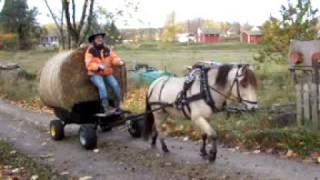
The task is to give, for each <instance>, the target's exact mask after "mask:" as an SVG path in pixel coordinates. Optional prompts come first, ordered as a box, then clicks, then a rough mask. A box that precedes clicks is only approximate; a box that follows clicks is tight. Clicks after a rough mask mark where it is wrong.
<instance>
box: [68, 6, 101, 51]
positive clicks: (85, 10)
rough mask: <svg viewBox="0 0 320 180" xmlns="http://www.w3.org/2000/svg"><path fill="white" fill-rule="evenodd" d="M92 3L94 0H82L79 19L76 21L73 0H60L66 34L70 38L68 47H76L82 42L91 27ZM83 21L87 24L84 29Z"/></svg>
mask: <svg viewBox="0 0 320 180" xmlns="http://www.w3.org/2000/svg"><path fill="white" fill-rule="evenodd" d="M94 3H95V0H84V3H83V6H82V13H81V17H80V21H79V22H77V21H76V2H75V0H71V2H70V0H62V4H63V12H64V14H65V18H66V23H67V29H68V34H69V36H70V37H71V39H72V44H71V45H70V44H69V48H70V46H71V47H78V46H79V45H80V44H81V43H82V42H84V41H85V37H86V36H87V34H88V33H89V31H90V28H91V23H92V17H93V7H94ZM70 5H71V8H70ZM85 22H87V26H86V28H85V29H84V25H85Z"/></svg>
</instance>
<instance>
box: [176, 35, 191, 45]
mask: <svg viewBox="0 0 320 180" xmlns="http://www.w3.org/2000/svg"><path fill="white" fill-rule="evenodd" d="M176 39H177V41H178V42H180V43H191V42H196V37H195V35H193V34H191V33H180V34H177V37H176Z"/></svg>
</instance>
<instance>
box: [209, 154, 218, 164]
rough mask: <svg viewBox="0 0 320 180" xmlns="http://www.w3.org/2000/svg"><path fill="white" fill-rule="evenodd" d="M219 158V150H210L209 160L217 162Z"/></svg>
mask: <svg viewBox="0 0 320 180" xmlns="http://www.w3.org/2000/svg"><path fill="white" fill-rule="evenodd" d="M216 158H217V152H216V151H215V152H213V151H210V153H209V162H215V161H216Z"/></svg>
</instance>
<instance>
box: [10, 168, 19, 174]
mask: <svg viewBox="0 0 320 180" xmlns="http://www.w3.org/2000/svg"><path fill="white" fill-rule="evenodd" d="M11 172H12V173H19V172H20V169H19V168H15V169H13V170H12V171H11Z"/></svg>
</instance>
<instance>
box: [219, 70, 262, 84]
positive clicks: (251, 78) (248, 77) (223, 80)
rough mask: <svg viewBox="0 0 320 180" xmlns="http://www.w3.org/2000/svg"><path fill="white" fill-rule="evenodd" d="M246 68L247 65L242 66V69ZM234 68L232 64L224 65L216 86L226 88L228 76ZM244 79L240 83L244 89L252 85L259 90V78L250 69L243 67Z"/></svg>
mask: <svg viewBox="0 0 320 180" xmlns="http://www.w3.org/2000/svg"><path fill="white" fill-rule="evenodd" d="M243 66H246V65H241V67H243ZM233 67H234V65H230V64H224V65H222V66H220V67H219V69H218V75H217V78H216V85H217V86H220V87H222V88H224V87H225V86H226V84H227V82H228V75H229V72H230V71H231V69H232V68H233ZM243 68H244V69H243V79H242V80H241V81H240V84H241V85H242V86H243V87H247V86H248V85H249V84H250V85H252V86H253V87H254V88H257V86H258V83H257V78H256V76H255V74H254V72H253V71H252V70H251V69H250V68H248V67H243Z"/></svg>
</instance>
